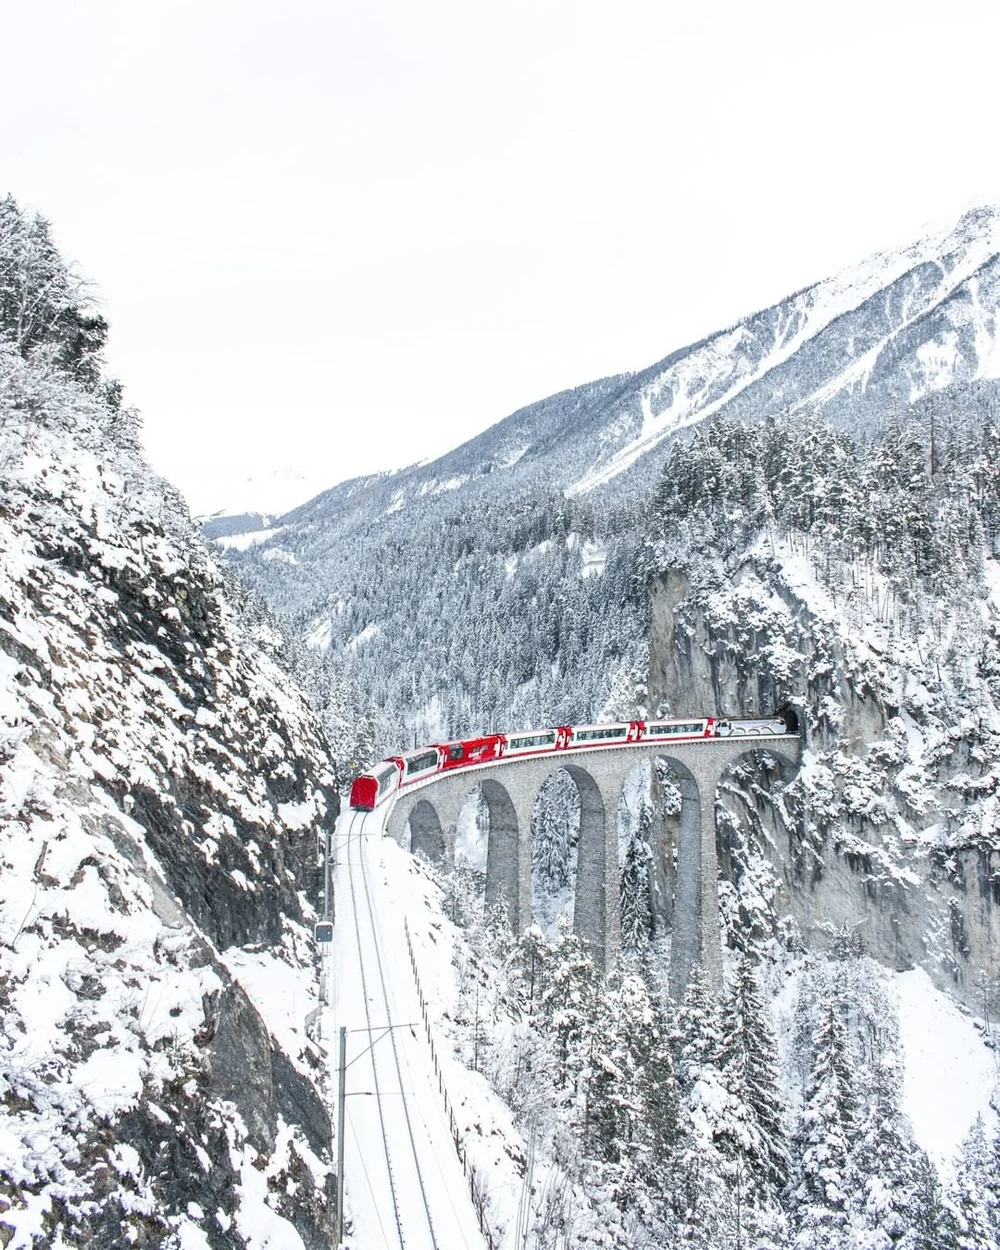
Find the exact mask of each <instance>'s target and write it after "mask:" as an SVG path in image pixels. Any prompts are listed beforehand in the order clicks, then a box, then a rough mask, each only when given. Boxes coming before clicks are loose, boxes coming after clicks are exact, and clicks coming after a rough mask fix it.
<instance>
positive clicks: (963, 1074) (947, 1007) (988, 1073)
mask: <svg viewBox="0 0 1000 1250" xmlns="http://www.w3.org/2000/svg"><path fill="white" fill-rule="evenodd" d="M891 984H892V986H893V989H894V990H895V995H896V1002H897V1007H898V1010H899V1031H900V1040H901V1042H902V1047H903V1110H904V1112H905V1113H906V1115H907V1116H908V1117H909V1120H910V1124H911V1125H912V1127H913V1135H914V1137H915V1138H916V1139H917V1142H918V1143H919V1145H921V1146H922V1147H923V1148H924V1150H926V1151H927V1153H928V1154H929V1155H930V1156H931V1158H932V1159H933V1160H934V1162H935V1163H936V1164H937V1165H938V1167H939V1168H944V1169H947V1168H949V1167H950V1166H951V1164H952V1161H953V1160H954V1157H955V1153H956V1151H957V1150H958V1148H959V1146H960V1145H961V1144H962V1140H963V1139H964V1137H965V1135H966V1134H967V1133H968V1131H969V1129H970V1128H971V1127H972V1124H973V1121H974V1120H975V1118H976V1116H977V1115H979V1114H982V1115H983V1116H984V1118H987V1117H988V1118H990V1119H992V1115H993V1113H992V1112H991V1110H990V1108H989V1097H990V1093H991V1092H992V1090H993V1089H994V1087H995V1085H996V1082H997V1080H998V1078H1000V1052H997V1051H995V1050H989V1049H988V1048H987V1047H986V1046H984V1045H983V1038H982V1033H981V1032H980V1030H979V1029H978V1028H977V1027H976V1026H975V1024H974V1023H973V1021H972V1020H971V1018H970V1017H969V1016H968V1015H967V1014H966V1013H965V1012H963V1011H961V1010H960V1009H959V1008H958V1007H956V1006H955V1004H954V1003H953V1002H952V1001H951V1000H950V999H949V998H946V997H945V995H944V994H942V993H941V992H940V991H939V990H936V989H935V988H934V986H933V985H932V984H931V979H930V977H929V976H928V975H927V973H926V972H925V971H924V970H923V968H914V969H912V971H910V972H902V973H898V974H897V975H896V976H895V977H894V978H893V980H892V982H891Z"/></svg>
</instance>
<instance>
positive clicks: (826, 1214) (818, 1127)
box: [793, 998, 857, 1247]
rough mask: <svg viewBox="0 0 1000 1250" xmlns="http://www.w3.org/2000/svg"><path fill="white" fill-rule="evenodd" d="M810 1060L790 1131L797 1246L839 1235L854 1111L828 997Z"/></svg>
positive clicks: (839, 1023) (847, 1065)
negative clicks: (793, 1130)
mask: <svg viewBox="0 0 1000 1250" xmlns="http://www.w3.org/2000/svg"><path fill="white" fill-rule="evenodd" d="M813 1051H814V1062H813V1067H812V1072H811V1074H810V1077H809V1084H808V1087H807V1089H806V1094H805V1101H804V1104H803V1107H802V1114H801V1116H800V1118H799V1124H798V1129H797V1131H796V1134H795V1142H794V1145H795V1149H796V1155H797V1163H798V1167H797V1184H796V1187H795V1189H794V1193H793V1201H794V1206H795V1216H796V1225H797V1228H798V1235H797V1237H796V1244H797V1245H800V1246H803V1247H805V1246H817V1247H819V1246H825V1245H834V1244H837V1243H839V1242H840V1241H841V1240H842V1237H843V1235H844V1234H843V1230H844V1225H845V1222H846V1207H847V1197H848V1193H847V1186H848V1180H847V1170H848V1159H849V1156H850V1150H851V1140H852V1133H853V1128H854V1123H855V1117H856V1113H857V1105H856V1098H855V1094H854V1088H853V1081H852V1078H851V1060H850V1054H849V1051H848V1042H847V1035H846V1031H845V1029H844V1022H843V1017H842V1014H841V1005H840V1003H839V1002H838V1001H837V999H836V998H830V999H828V1000H827V1002H826V1004H825V1005H824V1007H823V1009H822V1011H821V1013H820V1018H819V1024H818V1026H817V1029H816V1032H815V1034H814V1036H813Z"/></svg>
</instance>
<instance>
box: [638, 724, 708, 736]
mask: <svg viewBox="0 0 1000 1250" xmlns="http://www.w3.org/2000/svg"><path fill="white" fill-rule="evenodd" d="M704 731H705V722H704V721H695V722H693V723H691V724H687V725H650V727H649V731H648V732H649V733H651V734H655V735H656V736H657V737H662V736H664V735H666V734H700V733H704Z"/></svg>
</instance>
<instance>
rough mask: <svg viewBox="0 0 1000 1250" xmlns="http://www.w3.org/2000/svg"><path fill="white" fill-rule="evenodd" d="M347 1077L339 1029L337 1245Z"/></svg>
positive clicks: (341, 1223)
mask: <svg viewBox="0 0 1000 1250" xmlns="http://www.w3.org/2000/svg"><path fill="white" fill-rule="evenodd" d="M346 1079H347V1029H345V1028H341V1030H340V1056H339V1059H338V1061H337V1246H338V1247H339V1246H340V1244H341V1243H342V1242H343V1240H344V1101H345V1098H346V1091H345V1088H344V1083H345V1081H346Z"/></svg>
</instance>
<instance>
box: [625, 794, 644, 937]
mask: <svg viewBox="0 0 1000 1250" xmlns="http://www.w3.org/2000/svg"><path fill="white" fill-rule="evenodd" d="M651 838H652V812H651V810H650V805H649V801H648V799H647V798H646V797H645V795H644V796H643V802H642V804H641V806H640V808H639V820H638V826H637V828H636V830H635V832H634V833H633V834H632V835H631V836H630V837H629V839H628V842H627V843H626V847H625V862H624V864H623V865H622V871H621V877H620V886H619V889H620V899H621V903H620V913H621V929H622V950H623V951H633V952H636V953H638V954H640V955H641V954H642V952H643V951H644V950H645V949H646V947H647V946H648V945H649V937H650V929H651V916H650V906H649V860H650V857H651V854H652V852H651V851H650V846H649V844H650V839H651Z"/></svg>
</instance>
